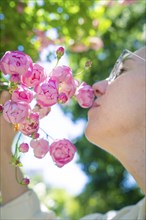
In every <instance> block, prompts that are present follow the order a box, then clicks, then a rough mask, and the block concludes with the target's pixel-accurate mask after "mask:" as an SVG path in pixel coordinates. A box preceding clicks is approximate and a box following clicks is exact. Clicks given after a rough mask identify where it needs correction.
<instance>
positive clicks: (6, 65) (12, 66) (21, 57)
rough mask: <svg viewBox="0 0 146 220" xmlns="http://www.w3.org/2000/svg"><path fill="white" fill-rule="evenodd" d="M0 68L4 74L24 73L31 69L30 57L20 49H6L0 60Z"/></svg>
mask: <svg viewBox="0 0 146 220" xmlns="http://www.w3.org/2000/svg"><path fill="white" fill-rule="evenodd" d="M0 69H1V71H2V72H3V73H4V74H10V75H12V74H20V75H22V74H25V73H26V72H28V71H31V70H32V59H31V58H30V56H28V55H27V54H25V53H23V52H20V51H7V52H6V53H5V54H4V56H3V57H2V59H1V61H0Z"/></svg>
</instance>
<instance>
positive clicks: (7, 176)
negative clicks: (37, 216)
mask: <svg viewBox="0 0 146 220" xmlns="http://www.w3.org/2000/svg"><path fill="white" fill-rule="evenodd" d="M9 99H10V95H9V93H8V92H6V91H4V92H2V94H1V95H0V103H3V104H4V103H5V102H6V101H7V100H9ZM15 135H16V132H15V131H14V129H13V127H12V125H11V124H10V123H8V122H6V120H5V119H4V118H3V117H2V116H0V192H1V196H2V204H3V205H4V204H6V203H8V202H10V201H11V200H13V199H15V198H17V197H18V196H20V195H21V194H23V193H24V192H26V191H27V190H28V188H27V187H26V186H21V185H19V184H18V183H17V181H16V178H15V168H14V167H13V166H12V165H11V164H10V161H11V145H12V142H13V139H14V137H15ZM18 176H19V178H20V179H22V177H23V175H22V173H21V171H20V170H18Z"/></svg>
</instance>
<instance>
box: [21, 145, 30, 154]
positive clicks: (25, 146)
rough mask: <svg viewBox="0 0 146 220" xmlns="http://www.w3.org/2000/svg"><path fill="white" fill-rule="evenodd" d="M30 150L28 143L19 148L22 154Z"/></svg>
mask: <svg viewBox="0 0 146 220" xmlns="http://www.w3.org/2000/svg"><path fill="white" fill-rule="evenodd" d="M28 150H29V145H28V144H27V143H22V144H20V146H19V151H20V152H22V153H26V152H28Z"/></svg>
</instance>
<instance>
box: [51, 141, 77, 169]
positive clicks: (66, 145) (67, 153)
mask: <svg viewBox="0 0 146 220" xmlns="http://www.w3.org/2000/svg"><path fill="white" fill-rule="evenodd" d="M49 151H50V155H51V157H52V159H53V161H54V162H55V163H56V165H57V166H58V167H62V166H64V165H65V164H67V163H69V162H70V161H71V160H72V159H73V157H74V154H75V152H76V147H75V146H74V145H73V144H72V143H71V142H70V141H69V140H67V139H63V140H56V141H55V142H53V143H52V144H51V145H50V149H49Z"/></svg>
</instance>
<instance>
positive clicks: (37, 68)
mask: <svg viewBox="0 0 146 220" xmlns="http://www.w3.org/2000/svg"><path fill="white" fill-rule="evenodd" d="M45 79H46V75H45V72H44V68H43V67H42V66H41V65H39V64H37V63H34V64H33V70H32V72H31V74H28V73H26V74H24V75H23V76H22V82H23V83H24V84H25V85H26V86H28V87H33V88H34V87H36V86H37V85H39V84H40V83H41V82H43V81H44V80H45Z"/></svg>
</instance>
